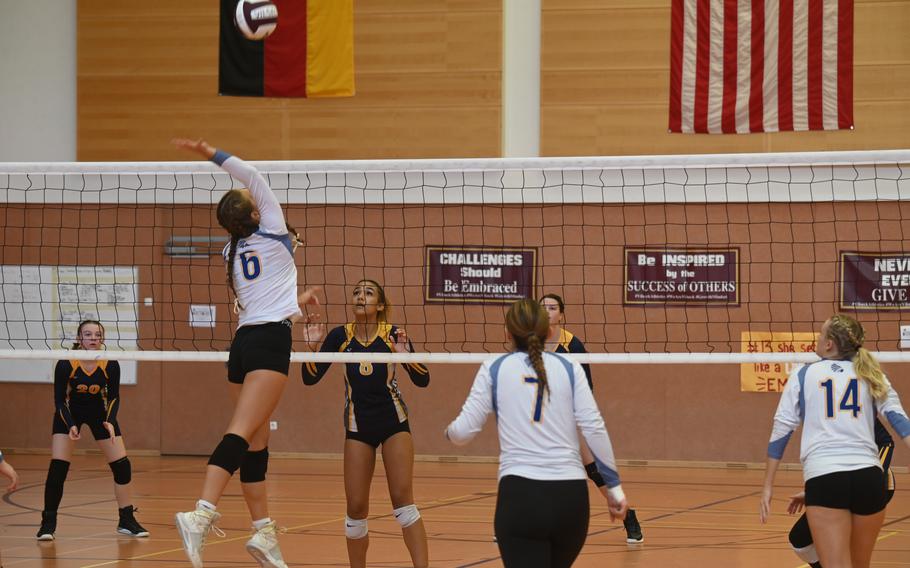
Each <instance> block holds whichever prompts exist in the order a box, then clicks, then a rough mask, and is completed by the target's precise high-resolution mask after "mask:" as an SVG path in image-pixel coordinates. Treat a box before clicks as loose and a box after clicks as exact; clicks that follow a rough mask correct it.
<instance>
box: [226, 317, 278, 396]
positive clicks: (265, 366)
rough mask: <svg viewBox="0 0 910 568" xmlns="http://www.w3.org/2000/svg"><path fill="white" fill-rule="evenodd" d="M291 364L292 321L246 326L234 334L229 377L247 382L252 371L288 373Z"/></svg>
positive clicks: (234, 381) (239, 381) (232, 380)
mask: <svg viewBox="0 0 910 568" xmlns="http://www.w3.org/2000/svg"><path fill="white" fill-rule="evenodd" d="M290 366H291V322H290V320H284V321H280V322H270V323H263V324H260V325H246V326H243V327H241V328H240V329H238V330H237V333H235V334H234V341H232V342H231V353H230V355H229V356H228V380H229V381H230V382H232V383H236V384H238V385H242V384H243V379H244V378H245V377H246V374H247V373H249V372H251V371H259V370H267V371H276V372H279V373H281V374H283V375H287V374H288V369H289V368H290Z"/></svg>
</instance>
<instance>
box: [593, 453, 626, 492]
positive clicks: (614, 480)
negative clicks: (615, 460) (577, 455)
mask: <svg viewBox="0 0 910 568" xmlns="http://www.w3.org/2000/svg"><path fill="white" fill-rule="evenodd" d="M594 463H595V464H596V465H597V472H598V473H599V474H600V476H601V477H603V478H604V482H605V483H606V484H607V487H609V488H610V489H613V488H614V487H616V486H617V485H620V481H619V472H618V471H616V470H615V469H612V468H610V467H609V466H607V465H606V464H605V463H604V462H602V461H600V460H599V459H597V457H596V456H595V457H594Z"/></svg>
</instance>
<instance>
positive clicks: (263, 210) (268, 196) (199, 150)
mask: <svg viewBox="0 0 910 568" xmlns="http://www.w3.org/2000/svg"><path fill="white" fill-rule="evenodd" d="M171 143H172V144H173V145H174V146H176V147H177V148H180V149H183V150H187V151H189V152H193V153H196V154H199V155H200V156H202V157H203V158H205V159H206V160H211V161H212V162H215V163H216V164H218V166H220V167H221V169H223V170H224V171H226V172H227V173H229V174H231V176H233V177H234V178H236V179H237V180H238V181H239V182H240V183H242V184H244V185H245V186H246V187H247V188H249V190H250V195H251V196H252V197H253V202H254V203H255V204H256V207H257V208H258V209H259V215H260V220H259V226H260V227H261V228H262V229H263V230H264V231H265V232H267V233H271V234H276V235H284V234H287V232H288V229H287V224H286V223H285V220H284V213H283V212H282V211H281V204H280V203H278V198H277V197H275V194H274V193H272V189H271V188H270V187H269V184H268V182H267V181H265V178H264V177H262V174H260V173H259V170H257V169H256V168H254V167H253V166H251V165H250V164H248V163H246V162H244V161H243V160H241V159H240V158H238V157H237V156H232V155H231V154H228V153H227V152H225V151H223V150H218V149H217V148H215V147H214V146H212V145H210V144H209V143H207V142H206V141H205V140H189V139H186V138H177V139H174V140H172V141H171Z"/></svg>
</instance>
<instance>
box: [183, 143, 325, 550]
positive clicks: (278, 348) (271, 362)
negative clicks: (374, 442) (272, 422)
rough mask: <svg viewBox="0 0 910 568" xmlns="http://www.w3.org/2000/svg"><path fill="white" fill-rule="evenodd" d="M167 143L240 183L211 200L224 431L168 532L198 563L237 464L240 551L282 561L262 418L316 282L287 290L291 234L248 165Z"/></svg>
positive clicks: (195, 146)
mask: <svg viewBox="0 0 910 568" xmlns="http://www.w3.org/2000/svg"><path fill="white" fill-rule="evenodd" d="M173 144H174V146H176V147H177V148H180V149H183V150H188V151H191V152H194V153H196V154H199V155H201V156H202V157H204V158H206V159H208V160H211V161H213V162H215V163H216V164H218V165H219V166H221V168H222V169H224V170H225V171H226V172H228V173H229V174H231V176H233V177H234V178H236V179H237V180H238V181H240V182H241V183H243V184H244V185H246V187H248V188H249V189H248V190H237V189H232V190H230V191H228V192H227V193H225V195H224V196H223V197H222V198H221V200H220V201H219V202H218V207H217V217H218V223H219V224H220V225H221V226H222V227H224V229H225V230H226V231H227V232H228V233H229V234H230V235H231V241H230V243H229V244H228V245H226V246H225V247H224V261H225V264H226V266H227V282H228V285H229V286H230V288H231V290H233V292H234V294H235V295H236V306H237V308H238V309H237V312H238V314H239V322H238V326H237V331H236V332H235V334H234V339H233V341H232V342H231V351H230V355H229V356H228V382H229V383H230V387H231V393H232V394H233V396H234V399H235V400H236V406H235V407H234V415H233V416H232V417H231V421H230V423H229V424H228V427H227V430H226V432H225V435H224V438H223V439H222V440H221V442H220V443H219V444H218V446H217V447H216V448H215V451H214V452H212V456H211V458H209V464H208V468H207V470H206V474H205V482H204V484H203V486H202V492H201V494H200V499H199V501H197V502H196V509H195V510H194V511H188V512H184V513H177V515H176V523H177V530H178V532H179V533H180V536H181V538H182V539H183V548H184V550H185V551H186V554H187V557H188V558H189V559H190V562H192V564H193V566H195V567H196V568H199V567H200V566H202V548H203V546H204V545H205V538H206V536H207V535H208V533H209V531H210V530H212V529H213V528H214V523H215V521H217V520H218V518H219V517H220V516H221V514H220V513H218V512H217V510H216V506H217V504H218V500H219V499H220V498H221V495H222V493H224V488H225V486H226V485H227V483H228V481H230V479H231V476H233V474H234V472H235V471H237V470H238V469H239V470H240V484H241V488H242V489H243V497H244V499H245V500H246V503H247V508H248V509H249V511H250V516H251V518H252V520H253V536H252V538H250V539H249V540H248V541H247V543H246V549H247V551H248V552H249V553H250V554H251V555H252V556H253V558H255V559H256V560H257V561H258V562H259V564H260V565H261V566H269V567H273V568H285V567H286V566H287V564H285V562H284V560H283V559H282V556H281V550H280V549H279V547H278V538H277V530H276V526H275V522H274V521H273V520H272V519H271V518H270V517H269V512H268V496H267V494H266V484H265V474H266V470H267V469H268V459H269V453H268V440H269V417H270V416H271V414H272V412H273V411H274V410H275V406H276V405H277V404H278V400H279V399H280V398H281V393H282V392H284V387H285V385H286V384H287V380H288V367H289V366H290V360H291V325H292V323H293V322H294V321H295V320H297V319H299V318H300V317H301V316H302V312H301V310H300V305H301V304H318V301H317V299H316V289H314V288H308V289H306V290H305V291H304V292H303V293H302V294H301V295H300V296H299V297H298V295H297V266H296V265H295V263H294V249H295V248H296V246H295V243H296V235H294V238H292V235H291V232H289V231H288V226H287V224H286V222H285V219H284V213H282V211H281V205H280V204H279V203H278V199H277V198H276V197H275V195H274V194H273V193H272V190H271V188H270V187H269V185H268V183H267V182H266V180H265V178H263V177H262V175H261V174H260V173H259V172H258V171H256V168H254V167H253V166H251V165H249V164H247V163H246V162H244V161H243V160H241V159H240V158H237V157H236V156H231V155H230V154H228V153H226V152H223V151H221V150H216V149H215V148H213V147H212V146H210V145H209V144H207V143H206V142H204V141H202V140H185V139H178V140H174V141H173ZM216 530H217V529H216Z"/></svg>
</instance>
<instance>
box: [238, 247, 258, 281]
mask: <svg viewBox="0 0 910 568" xmlns="http://www.w3.org/2000/svg"><path fill="white" fill-rule="evenodd" d="M240 262H241V263H242V265H243V277H244V278H246V279H247V280H253V279H255V278H256V277H257V276H259V273H260V272H262V266H261V265H260V264H259V255H257V254H256V253H255V252H242V253H240Z"/></svg>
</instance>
